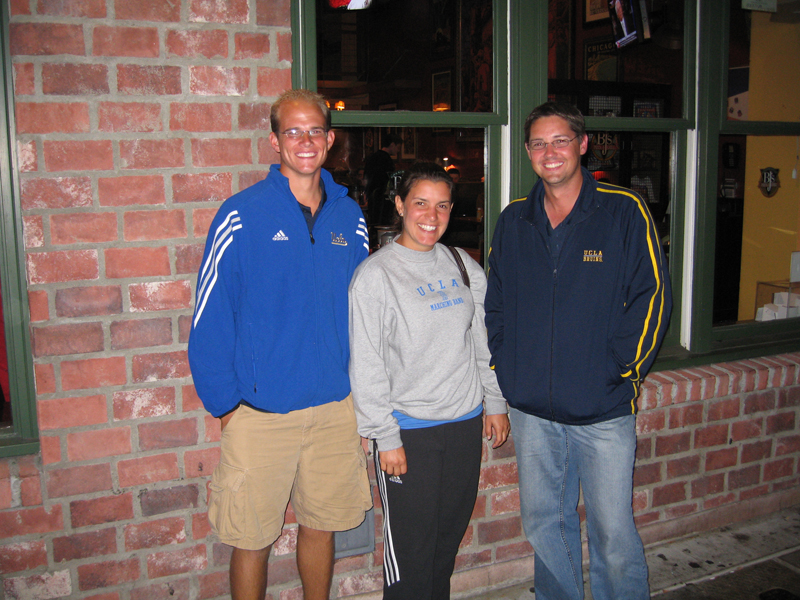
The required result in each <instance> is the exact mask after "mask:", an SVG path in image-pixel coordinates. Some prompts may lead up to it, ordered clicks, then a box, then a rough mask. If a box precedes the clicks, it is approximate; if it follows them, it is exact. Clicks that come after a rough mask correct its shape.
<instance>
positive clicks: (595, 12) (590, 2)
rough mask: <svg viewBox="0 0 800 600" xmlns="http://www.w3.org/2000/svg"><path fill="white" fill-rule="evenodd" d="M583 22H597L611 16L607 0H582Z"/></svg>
mask: <svg viewBox="0 0 800 600" xmlns="http://www.w3.org/2000/svg"><path fill="white" fill-rule="evenodd" d="M583 7H584V10H583V22H584V23H599V22H600V21H605V20H607V19H610V18H611V15H610V14H609V12H608V0H583Z"/></svg>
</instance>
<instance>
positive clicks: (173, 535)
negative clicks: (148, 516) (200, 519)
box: [125, 517, 186, 552]
mask: <svg viewBox="0 0 800 600" xmlns="http://www.w3.org/2000/svg"><path fill="white" fill-rule="evenodd" d="M185 541H186V522H185V521H184V520H183V519H182V518H180V517H170V518H167V519H157V520H155V521H147V522H146V523H133V524H131V525H126V526H125V550H127V551H128V552H130V551H132V550H141V549H142V548H156V547H158V546H166V545H168V544H182V543H183V542H185Z"/></svg>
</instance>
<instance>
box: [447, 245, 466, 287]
mask: <svg viewBox="0 0 800 600" xmlns="http://www.w3.org/2000/svg"><path fill="white" fill-rule="evenodd" d="M447 248H448V249H449V250H450V252H452V253H453V258H455V259H456V264H457V265H458V270H459V271H461V279H463V280H464V285H465V286H467V287H469V275H467V268H466V267H465V266H464V261H463V260H461V255H460V254H459V253H458V250H456V249H455V248H454V247H453V246H448V247H447Z"/></svg>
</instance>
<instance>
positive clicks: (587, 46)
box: [583, 37, 619, 81]
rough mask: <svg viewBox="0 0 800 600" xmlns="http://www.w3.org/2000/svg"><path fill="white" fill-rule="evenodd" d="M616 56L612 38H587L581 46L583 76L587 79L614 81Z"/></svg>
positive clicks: (616, 65) (616, 68)
mask: <svg viewBox="0 0 800 600" xmlns="http://www.w3.org/2000/svg"><path fill="white" fill-rule="evenodd" d="M617 57H618V53H617V47H616V45H615V44H614V39H613V38H611V37H605V38H597V39H593V40H587V41H586V42H584V46H583V78H584V79H586V80H587V81H616V80H617V70H618V65H619V63H618V60H617Z"/></svg>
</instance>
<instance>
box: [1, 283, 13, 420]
mask: <svg viewBox="0 0 800 600" xmlns="http://www.w3.org/2000/svg"><path fill="white" fill-rule="evenodd" d="M0 394H2V397H0V433H2V432H3V431H6V430H10V428H11V425H12V421H11V396H10V392H9V382H8V351H7V350H6V333H5V319H4V318H3V297H2V294H1V293H0Z"/></svg>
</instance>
